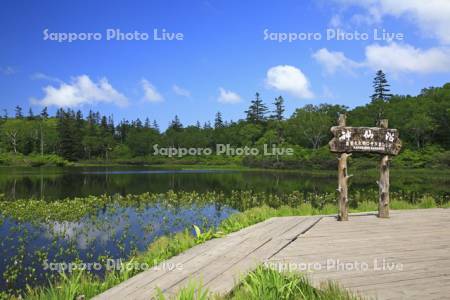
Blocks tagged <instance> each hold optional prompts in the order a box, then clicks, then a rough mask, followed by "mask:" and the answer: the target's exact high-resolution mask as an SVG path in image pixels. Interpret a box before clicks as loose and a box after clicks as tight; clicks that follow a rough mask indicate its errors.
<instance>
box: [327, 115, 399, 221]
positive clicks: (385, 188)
mask: <svg viewBox="0 0 450 300" xmlns="http://www.w3.org/2000/svg"><path fill="white" fill-rule="evenodd" d="M331 132H332V133H333V135H334V138H333V139H332V140H331V141H330V143H329V146H330V150H331V152H335V153H339V158H338V160H339V164H338V191H339V215H338V219H339V220H340V221H347V220H348V179H349V178H350V177H351V176H352V175H348V173H347V158H348V157H349V156H351V155H352V153H353V152H363V153H377V154H382V157H381V162H380V180H379V181H377V183H378V188H379V199H378V200H379V201H378V216H379V217H380V218H388V217H389V155H397V154H398V153H399V151H400V149H401V147H402V143H401V141H400V139H399V137H398V131H397V129H389V128H388V120H381V121H380V127H348V126H346V117H345V115H343V114H341V115H339V120H338V126H333V127H331Z"/></svg>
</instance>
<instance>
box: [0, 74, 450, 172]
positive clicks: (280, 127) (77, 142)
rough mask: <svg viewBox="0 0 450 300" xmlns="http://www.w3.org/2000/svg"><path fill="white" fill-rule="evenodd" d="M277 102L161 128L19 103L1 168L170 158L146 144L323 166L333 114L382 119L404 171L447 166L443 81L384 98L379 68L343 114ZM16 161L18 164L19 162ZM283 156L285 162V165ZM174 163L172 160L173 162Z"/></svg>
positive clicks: (258, 162) (352, 122)
mask: <svg viewBox="0 0 450 300" xmlns="http://www.w3.org/2000/svg"><path fill="white" fill-rule="evenodd" d="M284 101H285V100H284V98H283V97H282V96H279V97H277V98H276V99H274V100H273V101H270V102H269V101H263V99H262V97H261V95H260V94H259V93H256V94H255V98H254V99H253V100H252V101H251V103H250V106H249V108H248V110H246V111H245V112H244V114H243V118H242V119H240V120H236V121H233V120H229V121H228V120H224V119H223V117H222V114H221V113H220V112H217V113H216V115H215V116H214V120H213V122H210V121H208V122H205V123H204V124H201V123H200V122H197V123H196V124H194V125H184V124H182V121H181V120H180V119H179V118H178V116H174V119H173V120H172V121H171V123H170V124H169V125H168V127H167V129H166V130H164V131H162V130H160V128H159V125H158V124H157V122H156V121H153V120H150V119H148V118H146V119H145V120H140V119H136V120H120V121H119V122H117V123H115V121H114V120H113V118H112V116H105V115H101V114H100V113H99V112H93V111H90V112H89V113H88V114H87V116H83V114H82V112H81V111H80V110H78V111H75V110H73V109H62V108H60V109H59V110H57V112H56V114H55V115H53V116H50V115H49V114H48V110H47V108H46V107H44V108H43V109H42V111H40V112H39V113H36V114H35V113H34V112H33V111H32V109H31V108H30V109H29V110H28V112H27V113H25V112H23V109H22V108H21V107H20V106H17V107H16V108H15V112H14V116H11V117H10V116H8V113H7V112H6V110H5V111H4V114H3V116H2V117H1V119H0V164H4V165H7V164H15V163H17V162H19V163H20V162H21V161H26V158H27V157H29V158H31V160H30V161H31V162H32V163H33V162H34V163H35V165H42V164H46V163H52V162H53V163H56V164H58V163H61V164H63V163H64V162H67V161H69V162H83V161H84V162H87V161H90V162H93V161H96V162H118V163H120V162H122V163H164V162H167V160H170V159H169V158H164V157H153V156H152V151H153V150H152V147H153V145H155V144H158V145H159V146H160V147H185V148H189V147H196V148H197V147H201V148H205V147H211V148H214V147H215V145H216V144H230V145H232V146H235V147H242V146H254V147H258V146H262V145H264V144H266V145H269V146H271V145H277V146H278V147H292V148H293V149H295V155H294V157H289V158H283V157H276V158H270V160H268V158H263V157H261V158H258V157H257V158H255V157H252V158H249V157H244V158H242V157H239V158H236V157H234V158H230V157H215V158H213V157H210V158H206V157H203V158H200V157H195V158H193V157H187V158H185V159H184V162H185V163H195V162H198V161H202V160H203V162H206V163H208V162H209V163H214V164H224V163H230V162H233V163H237V164H241V163H243V164H244V165H249V166H260V167H286V166H287V165H289V166H291V167H301V166H302V165H304V164H308V163H310V164H312V165H314V166H320V167H328V166H330V164H331V165H333V164H334V157H333V156H332V155H331V154H330V153H329V151H328V147H327V143H328V141H329V140H330V139H331V132H330V127H331V126H333V125H335V124H336V119H337V116H338V114H339V113H345V114H347V124H348V125H349V126H375V125H376V124H377V122H378V120H380V119H383V118H387V119H389V127H390V128H397V129H398V130H399V132H400V137H401V139H402V142H403V149H402V152H401V154H400V156H399V159H398V160H397V161H398V163H399V164H403V165H404V166H406V167H426V166H442V165H444V166H449V165H450V134H449V133H450V132H449V126H450V83H447V84H445V85H443V86H442V87H430V88H424V89H423V90H422V91H421V92H420V93H419V94H418V95H417V96H409V95H391V94H389V85H388V83H387V81H386V79H385V75H384V73H383V72H382V71H379V72H378V73H377V76H376V77H375V79H374V94H373V95H372V96H371V101H370V102H369V103H368V104H366V105H364V106H358V107H355V108H353V109H349V108H348V107H346V106H344V105H331V104H326V103H324V104H319V105H313V104H308V105H305V106H303V107H301V108H297V109H296V110H295V111H294V113H293V114H292V115H291V116H285V109H284ZM18 158H19V159H18ZM287 159H289V160H290V161H289V163H287ZM175 162H176V163H179V162H180V161H179V160H178V161H176V159H175V158H173V159H172V163H175Z"/></svg>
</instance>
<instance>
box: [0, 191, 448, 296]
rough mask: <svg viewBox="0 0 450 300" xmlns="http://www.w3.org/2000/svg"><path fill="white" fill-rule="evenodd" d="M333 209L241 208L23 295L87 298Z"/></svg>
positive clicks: (369, 206)
mask: <svg viewBox="0 0 450 300" xmlns="http://www.w3.org/2000/svg"><path fill="white" fill-rule="evenodd" d="M391 207H392V209H414V208H432V207H437V205H436V202H435V200H434V199H433V198H431V197H424V198H422V199H421V201H420V202H418V203H415V204H412V203H407V202H405V201H401V200H394V201H392V202H391ZM445 207H449V204H446V205H445ZM376 209H377V204H376V203H374V202H369V201H362V202H360V203H359V205H358V206H357V207H356V208H353V209H351V212H364V211H373V210H376ZM336 212H337V207H336V206H335V205H333V204H330V203H328V204H325V205H323V206H322V207H320V208H315V207H313V206H312V205H311V204H310V203H303V204H301V205H299V206H296V207H290V206H280V207H278V208H271V207H268V206H265V205H264V206H261V207H254V208H251V209H248V210H246V211H244V212H241V213H236V214H233V215H231V216H230V217H229V218H227V219H225V220H224V221H222V223H221V224H220V225H219V226H218V227H217V228H210V229H209V230H206V231H202V230H201V229H200V228H196V234H195V235H194V234H192V233H191V231H190V230H188V229H185V230H184V231H182V232H179V233H176V234H173V235H171V236H162V237H160V238H158V239H157V240H155V241H154V242H153V243H151V244H150V245H149V247H148V249H147V251H145V252H143V253H140V254H138V255H135V256H133V257H130V258H129V259H128V260H127V261H126V262H124V263H123V264H124V265H123V268H121V270H120V271H110V272H108V273H106V274H105V277H104V278H99V277H96V276H94V275H92V274H89V273H86V272H82V271H79V272H74V273H72V274H71V275H68V276H66V275H65V274H62V275H61V276H60V278H59V280H58V281H57V282H53V283H52V284H51V285H50V286H48V287H35V288H29V289H28V290H27V291H26V293H25V295H24V298H26V299H74V298H75V297H76V296H79V295H84V296H85V297H86V298H87V299H89V298H91V297H93V296H95V295H97V294H99V293H101V292H103V291H105V290H107V289H109V288H111V287H113V286H115V285H117V284H119V283H120V282H123V281H125V280H127V279H128V278H130V277H131V276H134V275H136V274H137V273H139V270H137V269H135V268H134V267H133V266H135V265H139V264H142V263H145V264H147V265H148V266H155V265H157V264H158V263H160V262H162V261H164V260H167V259H169V258H171V257H172V256H175V255H177V254H179V253H181V252H183V251H185V250H187V249H189V248H191V247H193V246H195V245H197V244H201V243H203V242H205V241H207V240H210V239H212V238H217V237H221V236H224V235H226V234H228V233H231V232H235V231H238V230H240V229H242V228H245V227H247V226H250V225H253V224H256V223H258V222H261V221H264V220H267V219H269V218H271V217H279V216H305V215H317V214H334V213H336ZM262 275H264V274H262ZM288 278H290V277H288ZM255 288H256V287H255ZM239 293H241V292H239ZM239 293H238V292H236V295H239ZM242 293H244V294H245V293H246V292H245V291H242ZM3 296H4V298H6V297H8V296H7V295H3ZM236 299H239V298H236ZM306 299H310V298H306ZM312 299H316V298H312ZM321 299H322V298H321ZM323 299H328V298H323ZM344 299H345V298H344Z"/></svg>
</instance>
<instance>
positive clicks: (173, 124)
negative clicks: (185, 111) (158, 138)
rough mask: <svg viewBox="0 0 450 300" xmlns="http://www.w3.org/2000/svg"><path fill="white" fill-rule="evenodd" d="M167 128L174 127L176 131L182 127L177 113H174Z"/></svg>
mask: <svg viewBox="0 0 450 300" xmlns="http://www.w3.org/2000/svg"><path fill="white" fill-rule="evenodd" d="M169 128H171V129H174V130H176V131H178V130H181V129H182V128H183V124H181V121H180V119H179V118H178V116H177V115H175V118H174V119H173V120H172V122H170V124H169Z"/></svg>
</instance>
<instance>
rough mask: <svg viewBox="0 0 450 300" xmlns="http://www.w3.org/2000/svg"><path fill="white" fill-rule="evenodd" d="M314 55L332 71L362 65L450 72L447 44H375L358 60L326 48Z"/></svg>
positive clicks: (395, 69)
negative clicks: (440, 45)
mask: <svg viewBox="0 0 450 300" xmlns="http://www.w3.org/2000/svg"><path fill="white" fill-rule="evenodd" d="M313 57H314V59H315V60H316V61H317V62H319V63H320V64H321V65H322V66H323V67H324V68H325V70H326V71H327V72H328V73H330V74H331V73H335V72H336V71H337V70H344V71H348V72H350V73H351V72H352V71H354V70H355V69H356V68H360V67H366V68H370V69H373V70H379V69H382V70H384V71H387V72H391V73H439V72H450V49H449V48H446V47H434V48H429V49H426V50H422V49H419V48H414V47H413V46H411V45H408V44H397V43H390V44H388V45H385V46H381V45H378V44H372V45H369V46H367V47H366V48H365V59H364V61H362V62H356V61H354V60H351V59H349V58H347V57H346V56H345V54H344V53H342V52H333V51H329V50H328V49H326V48H322V49H320V50H318V51H317V52H315V53H314V54H313Z"/></svg>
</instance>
